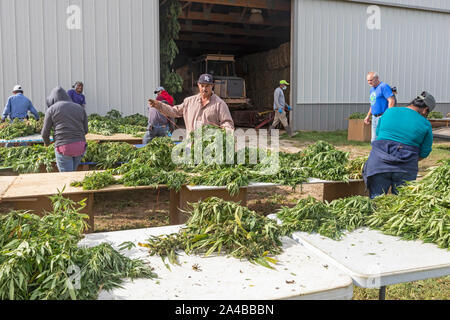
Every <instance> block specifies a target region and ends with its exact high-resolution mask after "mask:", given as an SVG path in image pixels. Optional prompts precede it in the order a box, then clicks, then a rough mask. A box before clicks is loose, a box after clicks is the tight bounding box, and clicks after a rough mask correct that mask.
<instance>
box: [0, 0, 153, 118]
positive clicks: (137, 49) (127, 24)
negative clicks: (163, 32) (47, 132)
mask: <svg viewBox="0 0 450 320" xmlns="http://www.w3.org/2000/svg"><path fill="white" fill-rule="evenodd" d="M70 5H78V6H79V7H80V8H81V17H82V24H81V30H69V29H68V28H67V26H66V23H67V19H68V18H69V15H68V14H67V13H66V10H67V8H68V7H69V6H70ZM0 29H1V30H0V74H1V76H0V102H2V103H4V102H6V99H7V98H8V96H10V94H11V89H12V87H13V86H14V85H15V84H16V83H20V84H21V85H22V86H23V87H24V90H25V95H26V96H28V97H29V98H30V99H32V101H33V103H34V105H35V107H36V108H38V109H39V110H40V111H44V110H45V97H46V96H47V95H48V93H49V92H50V91H51V89H52V88H53V87H55V86H56V85H61V86H63V87H64V88H66V89H67V90H68V89H69V88H70V87H71V85H72V84H73V83H74V82H75V81H77V80H81V81H83V82H84V83H85V88H84V89H85V92H84V93H85V95H86V100H87V111H88V112H89V113H99V114H105V113H106V112H108V111H109V110H110V109H112V108H114V109H117V110H120V111H122V112H123V113H124V114H125V115H129V114H134V113H141V114H146V113H147V102H146V101H147V99H148V98H150V97H152V96H153V91H154V89H155V88H156V86H158V85H159V2H158V1H157V0H150V1H149V0H70V1H69V0H0Z"/></svg>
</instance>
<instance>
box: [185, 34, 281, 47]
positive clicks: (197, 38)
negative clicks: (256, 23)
mask: <svg viewBox="0 0 450 320" xmlns="http://www.w3.org/2000/svg"><path fill="white" fill-rule="evenodd" d="M179 40H181V41H192V42H209V43H224V44H239V45H246V46H257V47H261V46H262V47H270V46H272V44H273V39H272V41H271V40H270V39H269V40H268V41H267V42H265V41H261V40H258V39H257V40H249V39H243V38H222V37H215V36H210V35H205V34H202V35H200V34H180V36H179ZM265 43H268V44H267V45H265Z"/></svg>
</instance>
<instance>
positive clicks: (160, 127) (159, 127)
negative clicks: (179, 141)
mask: <svg viewBox="0 0 450 320" xmlns="http://www.w3.org/2000/svg"><path fill="white" fill-rule="evenodd" d="M168 126H169V125H165V126H154V125H152V126H151V127H152V128H154V129H163V128H167V127H168Z"/></svg>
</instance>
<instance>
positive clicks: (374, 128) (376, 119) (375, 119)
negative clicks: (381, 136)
mask: <svg viewBox="0 0 450 320" xmlns="http://www.w3.org/2000/svg"><path fill="white" fill-rule="evenodd" d="M380 119H381V117H374V116H372V141H371V142H374V141H375V140H377V138H378V137H377V128H378V123H379V122H380Z"/></svg>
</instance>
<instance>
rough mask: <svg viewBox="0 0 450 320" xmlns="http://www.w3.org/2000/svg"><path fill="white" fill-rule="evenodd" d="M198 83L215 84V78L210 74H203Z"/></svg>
mask: <svg viewBox="0 0 450 320" xmlns="http://www.w3.org/2000/svg"><path fill="white" fill-rule="evenodd" d="M197 83H200V84H214V78H213V76H212V75H210V74H202V75H201V76H200V78H199V79H198V81H197Z"/></svg>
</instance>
